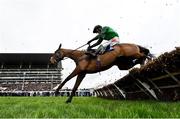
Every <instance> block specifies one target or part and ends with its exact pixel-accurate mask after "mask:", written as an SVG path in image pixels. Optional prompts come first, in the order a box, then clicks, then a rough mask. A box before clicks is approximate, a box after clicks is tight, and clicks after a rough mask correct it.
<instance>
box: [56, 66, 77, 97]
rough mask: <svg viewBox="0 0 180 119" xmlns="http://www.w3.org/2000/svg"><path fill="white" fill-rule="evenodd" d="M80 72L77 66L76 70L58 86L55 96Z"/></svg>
mask: <svg viewBox="0 0 180 119" xmlns="http://www.w3.org/2000/svg"><path fill="white" fill-rule="evenodd" d="M79 72H80V70H79V68H77V67H76V68H75V69H74V71H73V72H72V73H71V74H70V75H69V76H68V77H67V78H66V79H65V80H64V81H63V82H62V83H61V84H60V85H59V86H58V88H57V89H56V91H55V96H57V95H58V93H59V90H60V89H61V88H62V87H63V86H64V84H66V82H68V81H69V80H70V79H71V78H73V77H75V76H76V75H77V74H78V73H79Z"/></svg>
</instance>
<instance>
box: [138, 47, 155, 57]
mask: <svg viewBox="0 0 180 119" xmlns="http://www.w3.org/2000/svg"><path fill="white" fill-rule="evenodd" d="M138 47H139V49H140V52H141V53H144V54H145V56H146V58H148V59H150V60H152V59H154V58H156V57H155V55H154V54H152V53H151V52H150V51H149V49H147V48H145V47H142V46H140V45H138Z"/></svg>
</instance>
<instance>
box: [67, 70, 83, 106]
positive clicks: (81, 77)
mask: <svg viewBox="0 0 180 119" xmlns="http://www.w3.org/2000/svg"><path fill="white" fill-rule="evenodd" d="M85 76H86V74H85V73H82V74H79V75H78V76H77V79H76V83H75V85H74V87H73V90H72V92H71V95H70V97H69V98H68V99H67V101H66V103H70V102H71V101H72V98H73V96H74V95H75V93H76V90H77V88H78V87H79V85H80V84H81V82H82V80H83V79H84V77H85Z"/></svg>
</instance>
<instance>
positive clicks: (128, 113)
mask: <svg viewBox="0 0 180 119" xmlns="http://www.w3.org/2000/svg"><path fill="white" fill-rule="evenodd" d="M66 99H67V98H66V97H0V118H28V117H31V118H42V117H43V118H50V117H51V118H74V117H76V118H85V117H86V118H115V117H116V118H119V117H121V118H122V117H130V118H132V117H134V118H136V117H146V118H147V117H156V118H158V117H168V118H170V117H173V118H174V117H178V118H180V102H158V101H147V100H146V101H126V100H123V101H121V100H107V99H101V98H96V97H75V98H74V100H73V102H72V103H71V104H65V103H64V102H65V100H66Z"/></svg>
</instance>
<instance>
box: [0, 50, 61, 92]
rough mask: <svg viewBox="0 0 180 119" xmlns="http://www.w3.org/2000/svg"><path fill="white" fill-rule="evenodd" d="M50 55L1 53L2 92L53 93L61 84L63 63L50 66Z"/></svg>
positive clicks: (0, 87)
mask: <svg viewBox="0 0 180 119" xmlns="http://www.w3.org/2000/svg"><path fill="white" fill-rule="evenodd" d="M51 55H52V54H49V53H0V91H1V93H2V92H3V93H4V92H6V93H8V92H11V93H12V92H30V91H52V89H53V87H55V86H56V85H57V84H59V83H61V75H62V74H61V70H62V66H61V62H59V63H58V65H50V63H49V58H50V56H51Z"/></svg>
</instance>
